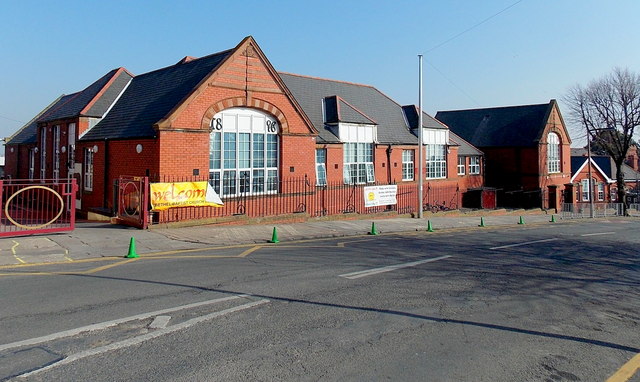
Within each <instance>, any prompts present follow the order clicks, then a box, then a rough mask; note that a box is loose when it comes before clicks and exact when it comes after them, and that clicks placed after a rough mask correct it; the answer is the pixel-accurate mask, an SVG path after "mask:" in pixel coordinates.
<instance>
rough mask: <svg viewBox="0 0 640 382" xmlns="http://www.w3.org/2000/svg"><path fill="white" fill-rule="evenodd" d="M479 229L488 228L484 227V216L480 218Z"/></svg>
mask: <svg viewBox="0 0 640 382" xmlns="http://www.w3.org/2000/svg"><path fill="white" fill-rule="evenodd" d="M478 227H486V226H485V225H484V216H481V217H480V225H479V226H478Z"/></svg>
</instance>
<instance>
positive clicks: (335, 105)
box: [324, 96, 376, 125]
mask: <svg viewBox="0 0 640 382" xmlns="http://www.w3.org/2000/svg"><path fill="white" fill-rule="evenodd" d="M324 109H325V116H326V121H325V122H326V123H338V122H344V123H357V124H365V125H376V121H374V120H373V119H371V118H369V117H368V116H367V115H365V114H364V113H362V112H361V111H360V110H358V109H356V108H355V107H353V106H351V105H350V104H349V103H348V102H347V101H345V100H343V99H342V98H340V97H338V96H331V97H325V98H324Z"/></svg>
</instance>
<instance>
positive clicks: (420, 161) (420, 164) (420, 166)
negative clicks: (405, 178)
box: [418, 54, 424, 219]
mask: <svg viewBox="0 0 640 382" xmlns="http://www.w3.org/2000/svg"><path fill="white" fill-rule="evenodd" d="M418 82H419V85H418V218H419V219H422V191H423V190H422V187H423V185H422V182H423V177H424V171H423V166H424V158H423V156H424V153H423V150H422V55H421V54H419V55H418Z"/></svg>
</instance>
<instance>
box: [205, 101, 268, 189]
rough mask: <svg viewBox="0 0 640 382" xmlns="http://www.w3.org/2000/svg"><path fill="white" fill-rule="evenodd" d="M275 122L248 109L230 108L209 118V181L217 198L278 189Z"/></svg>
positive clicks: (262, 114)
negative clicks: (218, 196)
mask: <svg viewBox="0 0 640 382" xmlns="http://www.w3.org/2000/svg"><path fill="white" fill-rule="evenodd" d="M278 132H279V127H278V122H277V121H276V119H274V118H273V117H272V116H270V115H267V114H266V113H263V112H261V111H258V110H254V109H248V108H240V107H237V108H231V109H227V110H224V111H222V112H219V113H218V114H216V115H215V116H214V117H213V119H212V120H211V133H210V134H209V183H210V184H211V186H212V187H213V189H214V190H215V191H216V192H217V193H218V195H220V197H234V196H239V195H251V194H262V193H276V192H277V191H278V181H279V177H278V153H279V142H278Z"/></svg>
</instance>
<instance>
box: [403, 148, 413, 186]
mask: <svg viewBox="0 0 640 382" xmlns="http://www.w3.org/2000/svg"><path fill="white" fill-rule="evenodd" d="M414 157H415V151H413V150H402V180H413V178H414V174H415V170H414V168H415V167H414Z"/></svg>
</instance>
